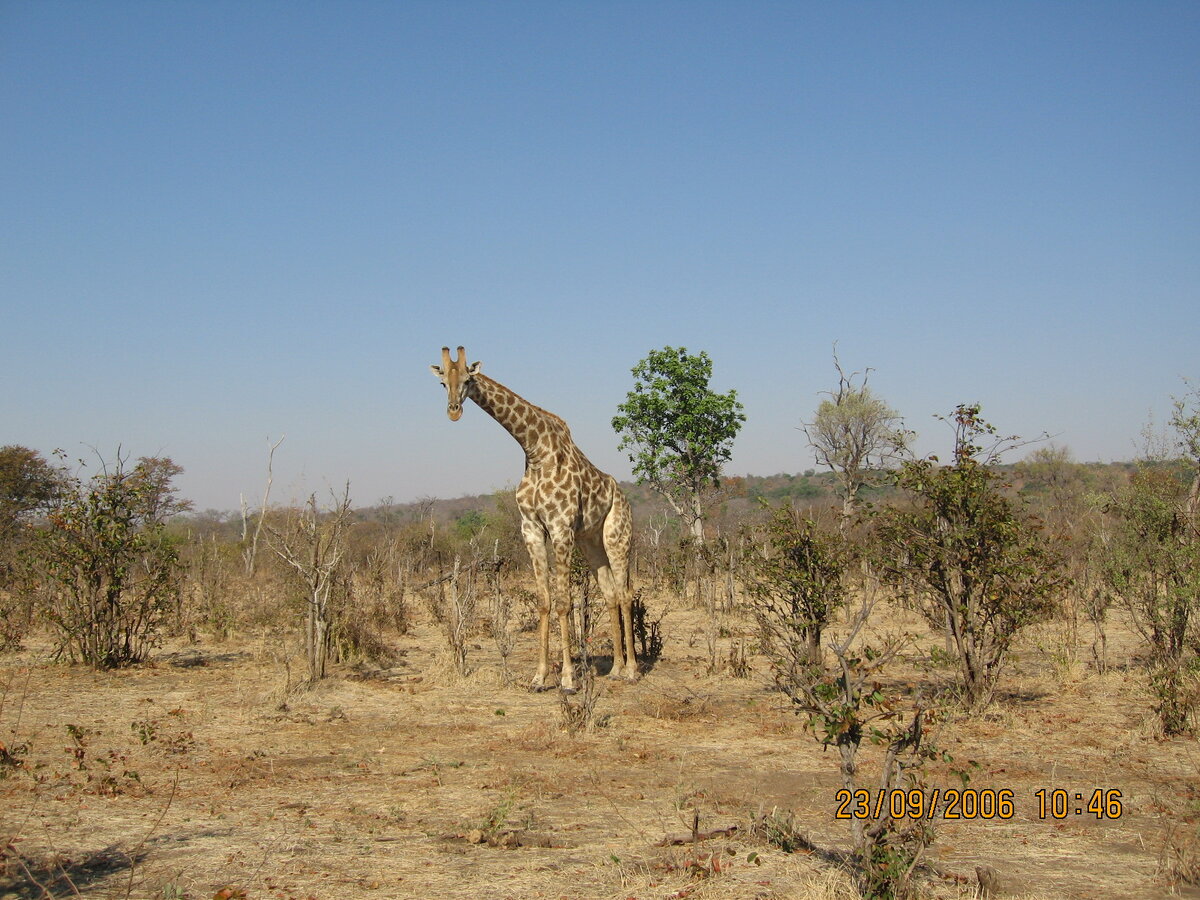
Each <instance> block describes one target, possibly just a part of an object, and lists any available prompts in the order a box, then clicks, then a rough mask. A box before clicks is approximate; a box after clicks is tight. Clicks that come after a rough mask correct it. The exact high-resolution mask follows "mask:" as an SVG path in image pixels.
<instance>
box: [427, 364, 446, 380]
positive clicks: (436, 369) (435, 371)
mask: <svg viewBox="0 0 1200 900" xmlns="http://www.w3.org/2000/svg"><path fill="white" fill-rule="evenodd" d="M429 371H430V372H432V373H433V374H434V375H436V376H437V377H438V378H441V377H442V376H443V375H445V374H446V373H445V372H443V371H442V367H441V366H430V367H429Z"/></svg>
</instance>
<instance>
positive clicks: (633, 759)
mask: <svg viewBox="0 0 1200 900" xmlns="http://www.w3.org/2000/svg"><path fill="white" fill-rule="evenodd" d="M652 605H653V603H652ZM726 624H727V625H728V627H729V633H730V634H731V637H729V638H722V641H723V644H722V648H721V652H722V653H728V650H729V647H728V643H729V641H731V640H737V641H743V642H744V640H745V637H746V635H747V634H748V632H749V631H750V629H749V625H748V623H747V622H745V621H740V620H738V619H737V618H736V617H734V618H732V619H731V620H730V621H729V622H728V623H726ZM702 627H703V622H702V620H701V614H700V613H699V612H694V611H689V610H678V609H676V610H675V611H673V612H672V613H671V614H670V615H669V616H668V618H667V619H666V621H664V623H663V631H664V635H665V638H666V647H665V651H664V654H663V658H662V659H661V660H660V661H659V663H658V664H657V665H656V666H655V667H654V669H653V670H652V671H650V672H649V673H647V674H646V676H645V677H644V678H643V679H642V680H641V681H640V682H638V683H636V684H626V683H620V682H616V683H614V682H610V681H608V679H605V678H599V679H597V681H596V691H597V696H596V698H595V704H594V707H593V708H592V709H591V710H590V718H589V722H588V725H587V727H584V728H578V729H575V730H574V731H573V732H572V731H570V730H568V729H565V728H564V727H563V723H562V719H561V715H562V713H561V709H560V701H559V698H558V697H557V696H556V695H555V694H553V693H545V694H533V693H529V692H528V691H526V690H525V689H524V688H523V686H522V685H521V684H520V683H516V684H509V683H508V682H507V680H506V679H505V678H504V677H503V675H502V667H501V661H500V658H499V656H498V655H497V654H496V652H495V650H494V648H493V647H492V646H491V642H490V641H489V640H487V639H484V638H482V637H481V638H480V640H479V641H478V647H475V648H472V649H471V655H470V660H471V668H472V671H471V673H470V674H468V675H467V676H465V677H459V676H457V675H456V674H454V673H453V671H452V669H451V667H449V666H448V665H447V664H446V658H445V654H444V651H443V649H442V647H443V643H444V642H443V640H442V638H441V636H440V635H439V633H438V632H437V630H436V626H435V625H434V624H433V623H431V622H428V621H420V620H419V619H418V621H416V622H413V623H412V626H411V628H410V630H409V632H408V634H406V635H404V636H403V637H400V638H397V639H396V640H395V644H396V648H395V649H396V650H397V651H398V656H397V660H398V663H397V665H396V666H395V667H393V668H390V669H385V670H374V671H372V672H370V674H367V675H363V674H361V673H355V672H353V671H351V670H349V669H347V670H344V671H341V672H336V671H335V674H334V677H332V678H330V679H328V680H327V681H326V682H324V683H322V684H321V685H319V686H317V687H316V688H315V689H312V690H300V689H298V688H297V682H298V681H299V677H298V673H299V672H300V671H301V670H302V666H301V665H300V664H299V658H298V657H293V656H291V655H290V653H289V652H288V651H286V650H285V649H283V648H287V647H291V646H293V645H296V646H298V641H295V640H292V641H291V643H289V642H288V640H287V639H284V638H281V637H280V636H279V635H276V634H272V633H270V632H267V631H263V632H262V633H259V634H256V635H242V636H240V637H239V636H236V635H235V636H233V637H231V638H230V639H229V640H227V641H225V642H224V643H221V644H214V645H208V646H205V645H201V646H198V647H186V648H185V647H175V648H167V649H166V650H164V651H163V652H161V653H159V654H158V656H157V657H156V658H155V659H154V661H153V663H152V664H151V665H148V666H145V667H142V668H137V669H132V670H128V671H122V672H113V673H97V672H93V671H90V670H87V669H84V668H75V667H68V666H62V665H54V664H50V663H48V662H47V661H46V659H45V658H44V656H42V655H40V654H39V652H38V650H37V648H36V647H35V648H34V649H31V650H28V651H25V652H22V653H20V654H12V653H10V654H6V655H4V656H2V657H0V687H2V689H3V691H4V696H3V705H2V707H0V742H2V743H3V744H4V747H5V751H6V752H8V753H10V754H12V760H13V762H12V764H9V765H6V767H5V770H4V771H5V773H6V774H7V777H5V778H3V779H0V847H3V846H4V843H3V842H8V843H7V849H6V850H5V853H6V855H5V857H4V860H5V869H4V871H3V874H2V875H0V898H3V897H44V896H52V897H70V896H81V897H97V898H100V897H156V898H182V897H191V898H208V897H212V896H213V895H214V894H215V893H217V892H218V891H219V890H221V889H223V888H227V887H228V888H232V889H235V890H242V891H245V892H246V895H247V896H248V897H250V898H280V900H290V898H307V897H315V898H339V900H355V898H392V897H430V898H433V897H437V898H453V897H464V898H465V897H470V898H533V897H554V898H559V897H566V898H614V900H618V898H620V900H624V898H630V897H636V898H647V900H648V898H669V897H690V898H696V900H701V898H718V897H719V898H746V900H750V898H784V897H786V898H828V900H834V898H849V897H853V896H855V894H854V890H853V885H852V882H851V881H850V879H849V877H848V876H847V874H846V873H845V871H844V870H843V869H842V868H841V867H840V866H839V865H838V863H837V860H838V858H839V854H841V853H843V852H844V851H845V849H846V847H847V845H848V828H847V827H846V823H844V822H839V821H837V820H835V819H834V818H833V812H834V808H835V804H834V792H835V790H836V789H837V787H838V784H837V770H836V763H835V760H834V758H833V754H831V753H823V752H822V751H821V749H820V748H819V747H818V746H817V745H816V744H815V743H814V742H813V740H812V739H811V737H809V736H808V735H807V734H805V733H804V732H803V731H802V729H801V727H800V726H801V723H800V722H799V721H798V720H797V719H796V717H795V716H793V715H792V714H791V713H790V711H789V710H788V709H787V708H786V707H785V704H784V702H783V701H782V699H781V698H780V697H779V695H777V694H773V693H771V692H770V691H769V690H768V688H767V684H766V682H767V677H766V670H765V664H764V661H763V660H761V659H756V658H754V657H753V656H751V657H750V659H749V662H750V664H751V666H752V669H753V672H752V676H751V677H750V678H731V677H729V676H728V675H708V674H706V667H707V662H708V659H707V655H708V654H707V648H706V647H705V645H704V643H703V641H698V640H697V639H696V638H695V635H696V634H698V633H700V631H701V630H702ZM888 627H894V628H914V627H917V623H915V622H913V621H911V620H907V619H904V618H903V617H899V616H897V617H896V620H895V621H893V622H890V623H888ZM534 639H535V638H534V636H533V635H531V634H519V635H518V636H517V645H516V649H515V652H514V653H513V655H512V657H511V659H510V661H509V663H510V666H511V667H512V669H513V671H514V672H516V673H519V674H520V675H521V676H522V677H524V676H525V673H528V672H532V668H533V655H534V646H533V644H534ZM689 641H690V644H691V646H689ZM1068 649H1069V648H1068ZM1135 649H1136V642H1135V641H1134V640H1133V637H1132V635H1129V634H1128V633H1125V632H1123V631H1121V630H1120V629H1119V628H1114V634H1113V635H1112V640H1110V658H1111V660H1112V661H1113V662H1115V663H1116V664H1117V665H1115V666H1114V668H1113V669H1112V670H1111V671H1110V672H1109V673H1107V674H1104V675H1100V674H1096V673H1094V672H1092V671H1091V670H1090V669H1089V668H1088V667H1087V666H1086V665H1085V664H1083V663H1082V662H1080V661H1079V660H1078V659H1077V658H1075V659H1073V658H1071V655H1070V654H1069V653H1066V652H1065V650H1064V644H1063V640H1062V633H1061V629H1059V630H1057V631H1056V630H1055V626H1045V627H1044V628H1043V629H1041V630H1039V631H1038V632H1037V633H1034V634H1030V635H1029V636H1028V638H1027V639H1026V640H1025V641H1024V642H1023V644H1022V646H1021V650H1020V653H1019V654H1018V657H1017V658H1016V659H1015V660H1014V663H1013V665H1012V666H1011V667H1010V669H1009V671H1008V673H1007V676H1006V678H1005V679H1004V681H1003V688H1004V695H1003V697H1002V698H1001V700H1000V702H999V703H998V704H997V705H996V706H995V707H993V708H992V710H991V711H990V712H989V713H988V714H986V715H984V716H982V717H980V718H977V719H974V720H969V721H966V720H963V721H954V722H951V723H950V724H949V725H948V726H947V728H946V730H945V731H944V732H943V734H942V735H941V743H942V744H943V745H944V746H945V747H946V748H947V749H949V750H950V751H951V752H952V753H953V754H954V756H955V757H956V759H957V760H958V762H959V763H961V762H963V761H965V760H974V761H976V762H977V763H978V764H979V767H978V769H977V770H976V775H975V778H974V782H973V785H972V786H973V787H976V788H979V789H984V788H993V789H997V790H998V789H1002V788H1008V789H1011V790H1013V791H1014V792H1015V797H1016V804H1015V805H1016V816H1015V817H1014V818H1013V819H1012V820H1011V821H998V820H992V821H984V820H977V821H963V822H957V823H949V822H946V823H941V824H940V827H939V829H938V836H937V841H936V843H935V844H934V845H933V847H931V848H930V851H929V854H928V858H929V860H930V863H931V866H932V868H931V869H930V871H929V872H927V873H926V874H925V876H924V878H923V882H922V883H923V890H924V891H925V893H926V894H927V895H930V896H937V897H971V896H974V895H975V891H976V888H975V876H974V873H975V867H976V866H990V867H992V868H994V869H996V870H997V871H998V872H999V874H1000V878H1001V881H1002V885H1003V887H1004V889H1005V891H1006V893H1007V894H1008V895H1010V896H1023V897H1027V898H1038V897H1063V896H1071V897H1134V898H1142V897H1145V898H1150V897H1161V896H1165V895H1166V894H1167V893H1169V892H1171V891H1177V892H1178V893H1179V895H1181V896H1189V894H1188V892H1189V891H1191V892H1192V893H1191V894H1190V895H1191V896H1197V895H1198V892H1197V891H1196V889H1195V888H1194V887H1193V886H1190V885H1188V884H1187V881H1186V879H1188V878H1193V879H1194V878H1195V877H1196V871H1197V865H1198V864H1197V858H1198V856H1200V854H1198V851H1197V833H1196V828H1197V826H1196V821H1197V817H1198V816H1200V794H1198V792H1197V787H1196V785H1197V782H1198V778H1197V776H1198V771H1200V766H1198V762H1200V748H1198V746H1197V744H1196V742H1195V741H1194V740H1184V739H1179V740H1172V741H1161V740H1159V739H1158V738H1156V737H1155V721H1154V717H1153V715H1152V713H1151V712H1150V710H1149V703H1148V701H1147V697H1146V690H1145V687H1144V683H1143V676H1142V674H1141V673H1140V672H1139V671H1137V670H1136V669H1131V668H1128V667H1127V666H1126V665H1125V664H1126V663H1127V662H1128V660H1129V658H1130V655H1131V654H1132V653H1133V652H1134V650H1135ZM898 677H899V676H898ZM68 725H71V726H76V730H77V733H79V734H82V735H83V746H82V757H81V756H80V752H81V748H80V745H79V743H78V742H77V741H75V740H74V739H73V738H72V736H71V734H70V733H69V732H68V729H67V726H68ZM25 749H27V752H26V753H24V754H23V755H21V751H23V750H25ZM863 755H864V756H865V757H866V759H865V760H864V766H865V767H867V768H868V769H869V766H870V765H871V761H872V756H871V754H870V752H868V751H864V753H863ZM0 758H3V757H0ZM81 763H82V768H81V767H80V765H81ZM932 781H933V783H935V784H944V785H946V786H951V785H952V784H953V782H952V781H951V776H950V775H949V772H948V769H947V768H946V767H940V768H935V770H934V772H933V777H932ZM1041 788H1045V789H1047V790H1054V789H1058V788H1062V789H1064V790H1067V791H1069V792H1070V793H1071V794H1072V795H1073V794H1074V793H1076V792H1081V793H1083V794H1085V795H1087V794H1090V792H1091V791H1092V790H1093V789H1094V788H1114V789H1119V790H1120V791H1121V794H1122V801H1123V814H1122V816H1121V817H1120V818H1119V819H1116V820H1111V821H1110V820H1105V821H1096V820H1095V819H1094V818H1092V817H1089V816H1074V815H1071V816H1069V817H1068V818H1067V819H1065V820H1063V821H1056V820H1054V819H1046V820H1042V819H1039V818H1038V815H1037V812H1038V810H1037V801H1036V799H1035V797H1034V792H1035V791H1036V790H1038V789H1041ZM772 810H776V811H778V814H779V815H780V816H783V815H784V814H786V813H793V814H794V819H793V824H794V826H795V827H796V828H797V829H798V830H799V831H801V832H803V834H804V835H806V836H807V838H808V840H810V841H811V842H812V844H813V846H814V847H815V848H817V849H816V850H815V851H812V852H806V851H803V850H801V851H799V852H795V853H785V852H783V851H782V850H780V849H779V848H778V847H777V846H776V845H774V844H773V843H771V841H770V840H769V839H768V838H767V837H766V836H765V835H764V833H763V831H762V829H754V828H752V827H751V826H752V824H753V823H754V822H755V821H756V819H758V818H760V817H761V816H763V815H764V813H770V812H771V811H772ZM735 826H736V829H735V828H734V827H735ZM694 827H695V828H697V829H698V830H699V831H700V832H715V831H726V833H724V834H721V835H719V836H716V837H713V838H711V839H709V840H705V841H701V842H699V843H693V844H687V843H685V844H682V845H670V844H669V843H668V844H664V839H668V838H670V837H672V836H675V837H678V836H681V835H682V836H685V837H686V836H687V835H688V834H689V833H691V832H692V829H693V828H694ZM730 829H732V830H730ZM39 885H40V887H39Z"/></svg>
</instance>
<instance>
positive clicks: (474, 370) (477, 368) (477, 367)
mask: <svg viewBox="0 0 1200 900" xmlns="http://www.w3.org/2000/svg"><path fill="white" fill-rule="evenodd" d="M482 371H483V363H481V362H476V363H475V364H474V365H472V366H471V368H469V369H467V374H468V375H478V374H479V373H480V372H482Z"/></svg>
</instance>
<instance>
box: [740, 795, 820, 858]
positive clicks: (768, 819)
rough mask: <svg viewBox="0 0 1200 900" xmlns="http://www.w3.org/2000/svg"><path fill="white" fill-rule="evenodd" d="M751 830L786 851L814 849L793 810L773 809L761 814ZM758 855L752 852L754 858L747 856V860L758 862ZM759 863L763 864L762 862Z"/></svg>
mask: <svg viewBox="0 0 1200 900" xmlns="http://www.w3.org/2000/svg"><path fill="white" fill-rule="evenodd" d="M751 831H752V832H753V833H755V834H757V835H759V836H761V837H762V839H763V840H765V841H766V842H767V843H768V844H770V845H771V846H772V847H778V848H779V849H780V850H782V851H783V852H784V853H796V852H798V851H800V850H812V849H813V844H812V842H811V841H810V840H809V839H808V835H806V834H803V833H802V832H801V831H800V829H799V828H798V827H797V826H796V814H795V813H794V812H793V811H792V810H788V811H787V812H786V813H783V812H780V811H779V810H778V809H772V810H771V812H770V813H767V814H760V815H759V816H758V817H757V818H756V819H755V820H754V824H753V826H752V828H751ZM757 856H758V854H756V853H752V854H751V857H754V858H753V859H751V858H747V862H757ZM758 864H759V865H761V863H758Z"/></svg>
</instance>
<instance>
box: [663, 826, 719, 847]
mask: <svg viewBox="0 0 1200 900" xmlns="http://www.w3.org/2000/svg"><path fill="white" fill-rule="evenodd" d="M737 831H738V827H737V826H736V825H730V826H729V827H728V828H714V829H713V830H712V831H693V832H691V833H690V834H668V835H667V836H666V837H665V838H663V839H662V840H661V841H659V842H658V843H657V844H655V845H654V846H656V847H680V846H683V845H684V844H694V843H696V842H697V841H710V840H712V839H713V838H719V837H733V836H734V835H735V834H737Z"/></svg>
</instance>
